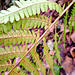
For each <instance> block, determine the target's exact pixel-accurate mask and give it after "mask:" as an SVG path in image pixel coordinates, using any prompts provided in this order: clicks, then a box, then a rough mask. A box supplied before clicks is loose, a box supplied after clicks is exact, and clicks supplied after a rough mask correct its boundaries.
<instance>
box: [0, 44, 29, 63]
mask: <svg viewBox="0 0 75 75" xmlns="http://www.w3.org/2000/svg"><path fill="white" fill-rule="evenodd" d="M27 50H28V47H27V45H26V46H25V47H22V46H15V47H13V46H12V45H10V46H9V47H8V46H5V48H2V47H0V64H3V63H5V62H6V61H7V60H10V59H13V58H14V57H15V58H16V57H18V56H19V57H22V56H23V55H24V54H25V53H26V52H27Z"/></svg>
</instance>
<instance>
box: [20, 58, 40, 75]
mask: <svg viewBox="0 0 75 75" xmlns="http://www.w3.org/2000/svg"><path fill="white" fill-rule="evenodd" d="M20 65H22V66H24V67H25V68H26V69H27V70H28V71H30V72H31V73H34V75H39V72H38V70H37V69H36V66H35V65H34V64H33V63H31V61H30V60H29V59H28V58H26V57H25V58H24V59H23V60H22V61H21V62H20Z"/></svg>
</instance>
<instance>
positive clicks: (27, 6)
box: [0, 0, 74, 75]
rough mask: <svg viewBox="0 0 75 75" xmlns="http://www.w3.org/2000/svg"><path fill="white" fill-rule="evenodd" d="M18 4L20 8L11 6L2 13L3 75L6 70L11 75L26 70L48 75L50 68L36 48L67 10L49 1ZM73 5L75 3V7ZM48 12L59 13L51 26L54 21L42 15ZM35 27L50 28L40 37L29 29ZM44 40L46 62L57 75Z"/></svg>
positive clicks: (0, 69)
mask: <svg viewBox="0 0 75 75" xmlns="http://www.w3.org/2000/svg"><path fill="white" fill-rule="evenodd" d="M15 3H16V5H14V6H11V7H10V8H8V9H7V10H1V11H0V45H1V46H0V72H1V73H2V74H3V73H5V71H8V75H13V74H14V75H24V74H26V71H29V72H31V73H32V74H34V75H39V73H40V71H41V73H42V74H43V75H45V74H46V73H45V72H46V69H45V68H44V65H43V62H42V61H41V60H40V59H39V55H38V54H37V52H36V45H37V44H38V42H39V41H40V40H41V39H42V38H43V37H44V35H46V34H47V32H48V30H49V28H51V27H52V26H53V25H54V24H55V22H56V21H58V20H59V18H60V17H61V16H62V15H63V14H64V13H65V12H66V11H65V12H64V13H62V11H63V9H62V8H61V6H60V5H58V4H57V3H55V2H50V1H47V0H42V1H40V0H32V1H30V0H28V1H24V0H20V1H15ZM73 3H74V1H73V2H72V3H71V5H72V4H73ZM71 5H70V6H71ZM48 9H50V10H53V9H54V10H56V11H57V12H58V13H59V16H60V17H58V19H57V20H56V21H55V22H54V23H52V25H51V26H49V25H50V24H49V23H50V21H49V20H47V17H42V16H41V15H40V12H41V11H42V12H45V11H46V12H47V10H48ZM61 13H62V14H61ZM33 27H34V28H39V27H41V28H42V27H45V29H46V28H47V27H49V28H47V29H46V31H45V33H44V34H43V35H42V36H41V37H40V36H39V33H38V32H37V34H35V32H34V31H29V29H32V28H33ZM43 41H44V42H43V46H45V47H46V48H45V47H44V54H45V59H46V61H47V64H48V65H49V67H50V68H51V70H52V72H53V73H54V70H53V59H52V57H51V56H50V54H49V53H48V47H47V45H46V39H45V38H44V40H43ZM28 43H33V46H32V47H31V48H30V49H28ZM22 45H23V46H24V47H23V46H22ZM46 49H47V52H46ZM29 52H30V53H29ZM45 52H46V53H45ZM28 54H29V55H31V56H32V57H33V59H34V62H35V63H36V64H34V63H32V62H31V61H30V59H29V58H28V57H27V56H28ZM17 57H19V58H20V60H19V61H18V62H17V63H15V61H14V62H13V63H8V61H9V60H10V59H13V58H17ZM48 57H49V58H50V59H49V58H48ZM49 62H50V63H49ZM17 66H20V68H19V69H17ZM38 69H40V70H38ZM23 70H24V71H23Z"/></svg>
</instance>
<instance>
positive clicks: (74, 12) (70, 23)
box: [69, 4, 75, 35]
mask: <svg viewBox="0 0 75 75" xmlns="http://www.w3.org/2000/svg"><path fill="white" fill-rule="evenodd" d="M74 15H75V4H74V6H73V9H72V12H71V19H70V21H69V32H70V35H71V32H72V24H73V18H74Z"/></svg>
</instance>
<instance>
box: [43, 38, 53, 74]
mask: <svg viewBox="0 0 75 75" xmlns="http://www.w3.org/2000/svg"><path fill="white" fill-rule="evenodd" d="M43 46H44V54H45V59H46V61H47V64H48V65H49V66H50V69H51V70H52V72H53V74H54V71H53V59H52V57H51V56H50V54H49V53H48V46H47V44H46V39H45V38H43Z"/></svg>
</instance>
